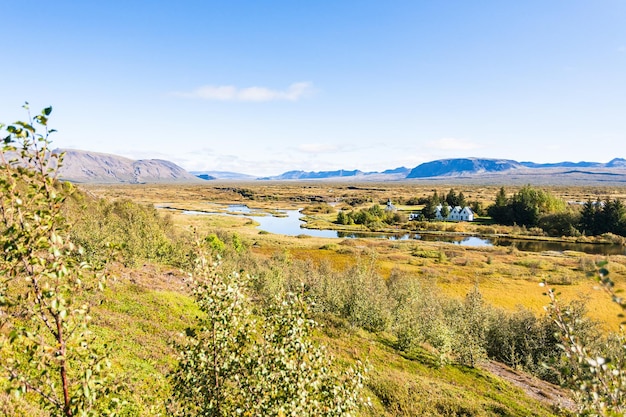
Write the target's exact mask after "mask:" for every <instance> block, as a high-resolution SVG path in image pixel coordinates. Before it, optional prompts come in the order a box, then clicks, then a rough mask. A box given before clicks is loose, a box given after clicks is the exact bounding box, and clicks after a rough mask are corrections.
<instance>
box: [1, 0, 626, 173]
mask: <svg viewBox="0 0 626 417" xmlns="http://www.w3.org/2000/svg"><path fill="white" fill-rule="evenodd" d="M0 15H1V16H3V17H2V21H3V25H2V26H3V34H2V36H1V37H0V51H1V53H2V57H3V58H2V65H1V66H0V98H1V99H0V121H2V122H12V121H14V120H17V119H21V118H23V117H24V114H23V112H22V109H21V105H22V103H23V102H24V101H29V102H30V103H31V107H32V108H33V109H39V108H43V107H45V106H48V105H52V106H53V108H54V111H53V119H52V125H53V126H54V127H55V128H56V129H57V130H58V131H59V132H58V133H57V134H56V135H55V137H54V138H53V139H54V145H55V146H58V147H64V148H76V149H85V150H92V151H98V152H107V153H114V154H119V155H123V156H127V157H131V158H133V159H140V158H161V159H168V160H171V161H173V162H175V163H177V164H179V165H181V166H182V167H184V168H186V169H188V170H225V171H236V172H242V173H248V174H254V175H275V174H279V173H282V172H284V171H287V170H293V169H302V170H311V171H320V170H333V169H339V168H342V169H361V170H364V171H371V170H384V169H390V168H395V167H398V166H406V167H410V168H412V167H414V166H416V165H418V164H420V163H422V162H426V161H431V160H435V159H441V158H455V157H469V156H475V157H488V158H507V159H515V160H518V161H527V160H530V161H534V162H558V161H564V160H570V161H581V160H587V161H589V160H591V161H599V162H606V161H608V160H610V159H612V158H614V157H626V1H624V0H593V1H592V0H588V1H580V0H525V1H495V0H493V1H481V0H475V1H466V0H458V1H454V0H451V1H435V0H433V1H425V0H424V1H422V0H407V1H394V0H390V1H370V0H343V1H342V0H333V1H327V0H317V1H304V0H303V1H294V0H290V1H269V0H268V1H261V0H256V1H252V0H249V1H237V0H229V1H219V2H218V1H208V0H207V1H192V0H189V1H178V2H174V1H156V0H155V1H134V2H131V1H116V0H108V1H100V2H95V1H82V2H79V1H54V2H52V1H47V2H43V1H41V2H39V1H29V0H3V1H2V3H0Z"/></svg>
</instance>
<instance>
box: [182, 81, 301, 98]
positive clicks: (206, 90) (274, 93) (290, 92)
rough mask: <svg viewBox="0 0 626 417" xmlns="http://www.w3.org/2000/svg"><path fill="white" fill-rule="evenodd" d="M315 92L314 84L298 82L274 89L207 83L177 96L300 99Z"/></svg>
mask: <svg viewBox="0 0 626 417" xmlns="http://www.w3.org/2000/svg"><path fill="white" fill-rule="evenodd" d="M312 93H313V84H312V83H310V82H298V83H293V84H291V85H290V86H289V87H288V88H287V89H286V90H272V89H270V88H267V87H246V88H239V87H235V86H233V85H221V86H220V85H218V86H216V85H205V86H202V87H199V88H196V89H195V90H193V91H190V92H176V93H174V95H175V96H177V97H183V98H193V99H201V100H217V101H244V102H263V101H298V100H300V99H302V98H304V97H307V96H309V95H311V94H312Z"/></svg>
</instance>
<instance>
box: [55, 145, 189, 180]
mask: <svg viewBox="0 0 626 417" xmlns="http://www.w3.org/2000/svg"><path fill="white" fill-rule="evenodd" d="M60 151H62V152H65V159H64V160H63V166H62V167H61V169H60V170H59V177H60V178H61V179H63V180H66V181H72V182H77V183H101V184H115V183H126V184H143V183H157V182H199V181H201V180H200V179H199V178H197V177H196V176H195V175H192V174H190V173H189V172H187V171H185V170H184V169H183V168H181V167H180V166H178V165H176V164H174V163H173V162H170V161H164V160H161V159H140V160H132V159H129V158H124V157H122V156H118V155H110V154H105V153H99V152H90V151H81V150H76V149H56V150H55V151H54V152H60Z"/></svg>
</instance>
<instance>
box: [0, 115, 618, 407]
mask: <svg viewBox="0 0 626 417" xmlns="http://www.w3.org/2000/svg"><path fill="white" fill-rule="evenodd" d="M50 111H51V109H45V110H44V111H43V112H42V113H41V114H40V115H38V116H36V117H35V118H33V120H32V121H29V122H26V123H18V124H14V125H11V126H8V127H5V128H4V129H5V131H6V139H5V148H4V150H3V153H2V155H3V157H4V158H5V160H3V161H2V170H3V171H2V174H1V176H0V179H1V181H0V185H1V186H2V205H0V214H1V215H2V221H3V223H2V226H1V227H2V241H0V243H2V247H3V250H4V255H5V256H4V259H3V260H2V261H0V272H1V274H0V277H1V278H0V388H2V389H3V390H4V391H5V392H6V393H7V394H0V414H2V415H10V416H11V415H16V416H17V415H33V416H57V415H59V416H74V415H124V416H134V415H145V416H148V415H213V416H221V415H224V416H226V415H276V416H286V415H293V416H296V415H297V416H303V415H316V416H317V415H328V416H331V415H342V416H347V415H359V416H381V415H386V416H410V415H433V416H449V415H467V416H502V415H506V416H513V415H519V416H527V415H535V416H553V415H568V414H570V413H572V412H575V411H576V410H573V409H570V410H568V409H567V408H561V406H559V405H558V404H565V403H559V402H558V401H556V400H555V399H553V401H552V402H551V403H549V404H548V403H542V402H539V401H536V400H534V399H531V398H529V397H527V396H525V395H524V394H523V393H522V392H521V391H520V390H519V389H518V388H515V387H513V386H512V385H510V384H509V383H507V382H505V381H503V380H501V379H499V378H497V377H495V376H494V375H493V374H491V373H489V372H488V371H486V370H484V369H483V366H484V364H486V363H489V362H488V361H497V362H498V363H501V364H506V365H508V366H510V367H511V368H513V369H516V370H518V371H521V370H524V371H526V372H529V373H532V374H534V375H536V376H538V377H540V378H542V379H544V380H546V381H550V382H553V383H556V384H563V385H566V386H569V387H571V388H572V389H573V392H574V393H575V397H576V399H577V400H578V408H577V411H579V412H581V413H591V414H593V413H594V412H595V413H597V414H602V413H605V412H607V413H608V412H614V413H620V412H622V411H623V410H622V409H621V407H622V405H621V404H622V398H621V390H622V386H623V382H622V381H623V369H624V367H623V363H624V357H623V352H624V350H623V346H624V343H623V339H622V338H621V336H619V335H617V334H614V333H611V332H610V331H608V329H607V328H606V327H603V324H600V323H598V322H597V321H594V320H592V319H589V318H588V316H587V314H586V310H587V306H590V305H591V306H595V305H596V304H593V303H594V302H597V303H603V301H604V298H602V297H596V299H597V300H600V301H594V300H591V299H590V300H587V301H585V300H580V299H576V298H574V297H569V298H570V299H569V300H568V301H567V302H564V303H563V302H560V301H557V298H556V295H555V294H556V292H555V291H554V290H552V289H551V290H549V291H548V294H549V295H550V297H545V298H544V299H543V302H541V301H540V302H539V304H540V305H541V304H549V308H548V314H547V315H546V314H541V313H540V312H539V311H540V305H539V306H537V305H529V306H527V307H520V306H519V304H526V303H525V302H526V301H529V300H530V298H524V297H530V296H527V295H524V294H527V293H528V290H529V289H530V288H534V289H535V292H536V293H540V290H539V287H538V286H537V284H538V283H539V282H541V281H545V282H546V283H548V284H549V285H551V287H558V288H559V289H560V290H561V291H562V292H564V293H568V292H569V293H570V294H573V293H575V291H571V290H572V289H576V288H578V289H580V288H581V285H583V284H584V285H586V284H587V283H588V282H589V281H588V278H586V276H587V274H589V273H596V266H595V265H596V263H595V261H596V260H597V259H595V258H592V257H587V256H585V255H582V254H571V255H566V254H564V255H562V256H559V257H554V256H546V255H542V254H540V255H536V256H526V255H524V256H522V255H521V254H519V253H517V252H516V251H515V250H507V249H490V250H476V251H471V250H466V249H462V248H455V247H451V246H449V245H441V244H432V245H431V244H427V243H415V242H391V241H381V242H374V241H360V240H356V239H352V240H345V241H333V243H329V242H328V241H323V242H324V243H321V241H319V240H315V239H304V240H303V239H298V238H292V239H287V238H280V237H275V236H272V235H271V234H267V235H262V236H259V233H258V232H256V231H255V230H254V229H253V228H251V227H250V224H249V222H247V221H240V220H233V221H232V223H229V222H228V221H227V220H224V219H221V220H220V221H219V227H218V226H217V224H214V223H210V222H212V220H209V219H207V218H196V219H189V218H186V219H184V221H183V217H182V215H172V216H171V217H167V216H163V214H162V213H160V212H159V211H157V210H156V209H154V208H153V205H152V204H153V203H154V201H149V198H155V197H154V196H159V198H162V197H163V195H165V194H166V192H167V190H165V189H163V188H159V189H155V190H153V191H154V192H153V191H150V190H148V189H146V188H139V187H135V188H133V189H132V190H134V191H132V192H136V191H139V192H141V193H142V198H130V199H129V198H128V194H132V192H130V193H129V192H128V189H123V188H122V189H121V191H120V189H119V188H118V189H114V188H109V189H106V190H104V193H111V194H115V193H120V194H121V195H126V198H98V197H95V196H94V195H93V194H92V192H93V189H92V192H90V193H85V192H82V191H80V190H76V189H74V188H73V187H71V186H70V185H67V184H60V183H58V182H57V181H56V180H55V177H54V174H55V172H56V171H55V166H57V165H58V164H55V163H54V161H56V160H58V161H59V163H60V162H62V155H54V154H51V153H50V152H48V149H47V145H48V143H49V140H48V136H47V135H48V134H49V133H50V132H48V131H47V130H46V129H47V122H48V116H49V115H50ZM34 125H38V126H37V127H36V126H34ZM38 128H43V129H44V131H45V133H43V134H41V133H39V131H38ZM51 162H52V163H51ZM197 190H198V189H197V188H190V189H189V190H182V192H189V193H195V192H196V191H197ZM177 191H178V192H181V190H177ZM218 191H219V192H220V193H225V194H222V196H228V198H224V200H223V201H227V202H231V201H241V199H246V200H250V201H252V200H254V201H263V202H267V201H269V200H268V199H266V198H264V197H263V196H266V195H273V197H272V199H271V200H272V201H276V200H278V199H280V197H279V196H278V195H276V194H272V193H270V192H258V191H257V190H255V188H254V187H221V189H220V190H218ZM350 191H355V190H350ZM356 191H359V192H360V193H361V194H360V195H361V198H363V197H362V193H363V190H356ZM335 192H336V191H335V190H333V193H335ZM376 192H379V191H377V190H367V193H368V194H369V193H376ZM104 193H97V192H96V194H104ZM311 193H312V194H311V197H310V198H309V197H306V196H305V198H304V200H307V199H308V201H310V202H311V206H310V207H309V209H308V213H309V214H310V215H313V216H329V218H330V217H332V216H339V214H336V212H335V211H334V208H333V207H332V206H330V205H328V204H323V203H321V202H320V201H319V200H320V199H321V197H320V195H321V193H319V190H312V191H311ZM466 194H470V193H469V192H467V193H459V194H457V193H456V192H454V190H451V191H450V192H449V193H448V195H447V196H446V197H450V198H451V199H452V198H456V199H459V198H460V199H461V201H462V200H464V199H465V198H466V197H465V195H466ZM518 194H521V195H526V194H531V195H533V192H532V190H531V189H530V188H529V187H528V188H522V189H520V191H519V192H518ZM148 195H150V196H151V197H149V198H146V197H147V196H148ZM197 195H198V200H196V201H206V200H207V195H206V190H205V192H204V193H201V192H198V194H197ZM118 197H119V196H118ZM476 197H477V196H474V198H476ZM231 198H232V200H231ZM346 198H348V199H351V200H350V201H352V202H355V204H356V205H355V206H354V208H353V209H351V211H349V212H347V213H344V215H346V216H347V217H348V218H349V219H352V221H355V219H359V218H360V217H359V216H361V217H363V218H364V219H365V223H363V224H371V225H374V226H373V227H378V226H375V223H377V222H380V223H385V224H386V225H392V224H394V222H402V221H404V219H398V218H393V216H394V215H393V214H390V212H388V211H385V210H384V209H383V208H382V207H381V206H380V205H378V204H379V203H380V201H381V199H377V202H376V201H369V202H364V203H363V205H362V206H358V204H357V203H356V201H357V199H358V198H359V197H358V195H355V196H350V195H348V196H346ZM520 198H521V197H520ZM520 198H518V199H517V200H519V199H520ZM524 198H525V197H524ZM524 198H521V199H522V200H524ZM144 199H145V201H144ZM399 199H400V198H398V201H399ZM168 200H169V199H165V198H163V200H161V201H168ZM286 200H289V201H292V202H295V203H298V204H301V203H302V201H303V200H302V199H299V200H297V201H296V200H294V199H293V196H289V197H288V198H287V199H286ZM514 200H515V201H516V199H515V198H513V199H512V200H511V201H514ZM142 201H143V202H145V203H150V204H149V205H145V204H141V202H142ZM170 201H171V200H170ZM382 201H383V202H384V201H386V200H382ZM404 201H408V198H405V200H404ZM475 201H476V202H477V203H479V202H481V201H485V200H480V199H476V200H475ZM507 201H508V200H507ZM542 201H543V200H542ZM138 202H139V203H138ZM454 202H458V201H456V200H455V201H454ZM370 203H373V205H371V204H370ZM190 204H191V203H190ZM383 204H384V203H383ZM506 204H508V203H506ZM547 206H550V207H555V210H556V211H551V212H550V213H549V215H554V214H558V210H560V209H561V208H560V206H559V204H557V203H555V204H548V205H547ZM594 207H600V206H594ZM605 207H606V206H605ZM344 211H345V210H344ZM344 211H340V212H338V213H342V212H344ZM348 213H353V214H351V215H348ZM396 214H397V213H396ZM537 221H538V222H540V221H541V218H539V219H538V220H537ZM538 224H540V223H538ZM181 225H184V227H181ZM189 225H194V226H196V229H197V230H198V231H197V232H196V234H195V235H194V234H192V233H191V232H189V231H188V230H187V229H188V226H189ZM529 226H530V225H529ZM385 227H386V226H385ZM455 227H456V226H455ZM480 227H496V226H484V225H483V226H480ZM320 248H321V249H320ZM623 258H624V257H623V256H622V257H618V256H616V257H613V259H612V260H611V267H612V268H613V271H614V274H615V277H616V281H617V282H618V283H621V282H622V281H623V274H624V270H626V261H625V260H624V259H623ZM598 273H599V274H600V275H601V276H603V277H604V279H603V280H602V282H601V283H602V284H604V285H605V286H606V287H607V288H608V289H609V291H612V289H611V288H612V285H613V281H612V280H607V279H606V276H607V274H608V271H607V270H606V269H600V270H599V271H598ZM105 278H106V279H105ZM105 284H106V286H105ZM585 288H586V287H585ZM610 295H611V296H613V297H614V299H615V300H616V301H617V302H618V303H619V304H620V305H622V306H623V304H624V303H623V302H622V300H621V299H620V298H619V297H618V296H617V295H616V294H614V293H611V294H610ZM507 297H512V298H511V299H512V300H514V301H512V302H508V301H506V302H505V303H504V304H503V305H500V306H494V305H493V304H495V302H496V300H507V299H508V298H507ZM540 297H541V296H540V295H539V296H538V298H540ZM528 304H532V303H530V302H529V303H528ZM604 304H606V303H604ZM612 314H613V313H612V312H607V313H606V316H605V317H608V316H609V315H612ZM615 320H617V319H615ZM318 323H319V325H318ZM590 387H591V388H590ZM605 387H608V388H605ZM616 393H617V394H618V395H616Z"/></svg>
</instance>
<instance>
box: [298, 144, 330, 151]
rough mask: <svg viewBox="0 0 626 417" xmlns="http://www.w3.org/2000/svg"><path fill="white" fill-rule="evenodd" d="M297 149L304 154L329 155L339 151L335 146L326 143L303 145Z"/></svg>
mask: <svg viewBox="0 0 626 417" xmlns="http://www.w3.org/2000/svg"><path fill="white" fill-rule="evenodd" d="M297 149H298V150H299V151H300V152H304V153H330V152H337V151H339V148H338V147H337V146H336V145H331V144H327V143H304V144H302V145H300V146H298V148H297Z"/></svg>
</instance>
